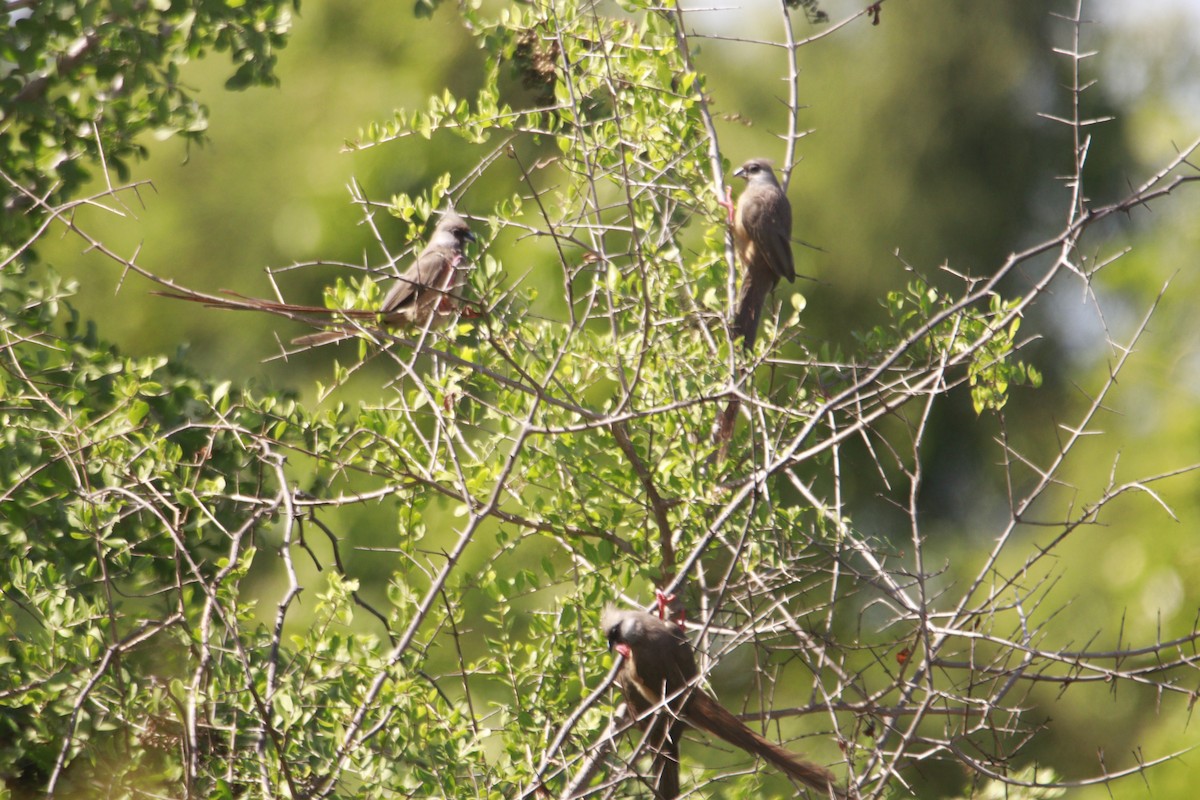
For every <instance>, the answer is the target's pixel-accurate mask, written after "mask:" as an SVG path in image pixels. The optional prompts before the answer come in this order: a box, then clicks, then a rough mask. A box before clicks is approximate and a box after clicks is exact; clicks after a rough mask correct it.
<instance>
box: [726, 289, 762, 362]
mask: <svg viewBox="0 0 1200 800" xmlns="http://www.w3.org/2000/svg"><path fill="white" fill-rule="evenodd" d="M770 290H771V288H770V286H766V285H764V286H759V285H757V283H756V282H755V281H752V280H751V279H750V276H749V275H747V276H746V277H745V278H743V279H742V289H741V291H740V292H739V293H738V304H737V311H736V312H734V315H733V326H732V330H733V338H734V339H735V340H736V339H741V340H742V346H743V347H745V348H746V351H747V352H749V351H751V350H753V349H754V342H755V340H756V339H758V325H759V322H760V321H761V318H762V309H763V303H765V302H766V301H767V294H768V293H769V292H770Z"/></svg>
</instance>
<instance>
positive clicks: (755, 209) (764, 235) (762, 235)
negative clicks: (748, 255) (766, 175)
mask: <svg viewBox="0 0 1200 800" xmlns="http://www.w3.org/2000/svg"><path fill="white" fill-rule="evenodd" d="M762 191H763V192H764V193H765V192H771V193H772V194H777V195H778V196H777V197H772V198H770V199H766V198H764V200H765V202H764V200H760V201H759V202H757V203H748V204H746V208H745V209H744V211H743V214H742V220H741V222H742V227H743V228H744V229H745V231H746V233H747V234H748V235H749V237H750V239H751V241H753V242H754V244H755V247H756V248H757V249H758V250H759V251H760V252H761V253H762V255H763V257H764V258H765V259H766V260H767V264H768V265H769V266H770V267H771V271H772V272H774V273H775V274H776V275H777V276H778V277H780V278H787V279H788V281H789V282H790V281H794V280H796V263H795V261H794V260H793V258H792V204H791V203H789V202H788V199H787V195H785V194H784V193H783V190H782V189H780V188H778V187H776V186H771V187H763V189H762Z"/></svg>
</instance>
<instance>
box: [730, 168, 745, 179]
mask: <svg viewBox="0 0 1200 800" xmlns="http://www.w3.org/2000/svg"><path fill="white" fill-rule="evenodd" d="M733 177H735V178H744V177H746V170H744V169H742V168H741V167H738V168H737V169H735V170H734V171H733Z"/></svg>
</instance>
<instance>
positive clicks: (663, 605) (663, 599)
mask: <svg viewBox="0 0 1200 800" xmlns="http://www.w3.org/2000/svg"><path fill="white" fill-rule="evenodd" d="M654 599H655V600H657V601H658V618H659V619H661V620H663V621H664V622H666V621H667V619H668V618H670V617H671V616H672V614H671V607H672V606H674V607H675V608H676V612H675V614H674V617H675V618H674V619H672V620H671V621H672V622H674V623H675V624H676V625H678V626H679V627H681V628H682V627H683V623H684V622H686V621H687V611H685V610H684V608H683V603H682V602H681V603H679V604H678V605H676V604H675V601H676V600H679V598H678V597H677V596H676V595H673V594H667V593H666V592H664V591H663V590H662V589H655V590H654Z"/></svg>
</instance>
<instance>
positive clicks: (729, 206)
mask: <svg viewBox="0 0 1200 800" xmlns="http://www.w3.org/2000/svg"><path fill="white" fill-rule="evenodd" d="M717 205H719V206H721V208H724V209H725V211H726V212H727V213H728V214H729V223H730V224H731V225H732V224H733V187H732V186H726V187H725V196H724V197H721V194H720V192H718V193H717Z"/></svg>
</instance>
